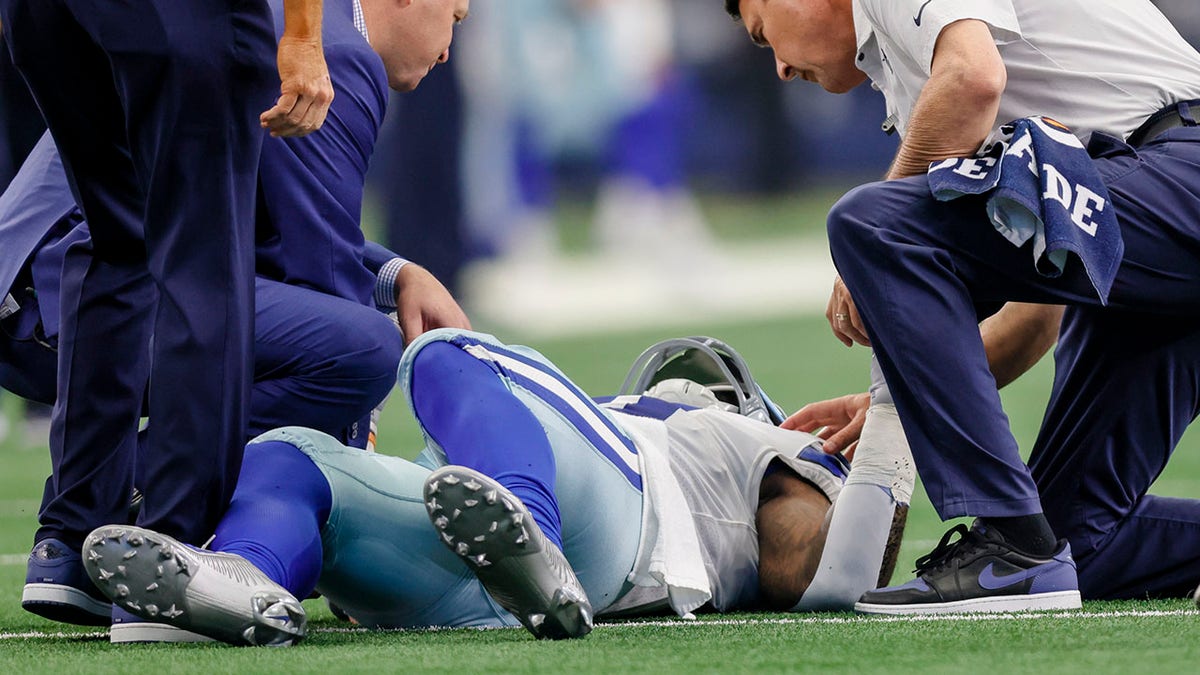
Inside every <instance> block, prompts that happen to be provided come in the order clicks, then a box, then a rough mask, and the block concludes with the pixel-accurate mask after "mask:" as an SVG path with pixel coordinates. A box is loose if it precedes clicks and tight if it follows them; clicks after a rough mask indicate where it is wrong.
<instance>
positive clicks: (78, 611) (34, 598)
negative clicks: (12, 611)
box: [21, 583, 112, 626]
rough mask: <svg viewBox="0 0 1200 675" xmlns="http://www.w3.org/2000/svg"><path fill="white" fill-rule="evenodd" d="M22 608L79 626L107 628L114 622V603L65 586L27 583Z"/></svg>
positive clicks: (60, 621) (22, 594)
mask: <svg viewBox="0 0 1200 675" xmlns="http://www.w3.org/2000/svg"><path fill="white" fill-rule="evenodd" d="M21 608H22V609H24V610H25V611H27V612H32V613H34V614H37V615H38V616H40V617H42V618H45V619H50V620H51V621H58V622H59V623H69V624H74V625H76V626H107V625H108V624H109V623H110V622H111V621H112V603H111V602H106V601H104V600H98V599H96V598H94V597H92V596H91V595H88V594H87V593H85V592H84V591H81V590H79V589H78V588H74V587H71V586H64V585H62V584H43V583H31V584H25V589H24V590H23V591H22V592H21Z"/></svg>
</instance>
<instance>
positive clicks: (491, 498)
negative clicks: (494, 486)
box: [483, 490, 499, 506]
mask: <svg viewBox="0 0 1200 675" xmlns="http://www.w3.org/2000/svg"><path fill="white" fill-rule="evenodd" d="M497 499H499V496H498V495H497V494H496V491H495V490H488V491H487V492H486V493H484V495H483V500H484V501H486V502H487V503H488V506H492V505H493V504H495V503H496V500H497Z"/></svg>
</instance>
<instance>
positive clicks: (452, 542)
mask: <svg viewBox="0 0 1200 675" xmlns="http://www.w3.org/2000/svg"><path fill="white" fill-rule="evenodd" d="M425 508H426V510H427V511H428V512H429V519H430V520H431V521H432V522H433V526H434V527H435V528H436V529H437V531H438V535H439V536H440V537H441V539H442V543H444V544H445V545H446V546H447V547H449V548H450V550H451V551H454V553H455V554H457V555H458V557H459V558H461V559H462V560H463V562H465V563H466V564H467V567H469V568H471V571H473V572H474V573H475V576H476V577H478V578H479V581H481V582H482V583H483V587H484V588H485V589H487V592H488V594H490V595H491V596H492V598H494V599H495V600H496V602H498V603H499V604H500V606H502V607H504V609H507V610H508V611H509V612H512V614H513V615H514V616H516V617H517V619H518V620H519V621H520V622H521V623H522V624H523V625H524V626H525V628H527V629H529V632H530V633H533V634H534V636H536V637H538V638H539V639H551V640H561V639H564V638H577V637H583V636H584V635H587V634H588V633H589V632H591V630H592V606H591V604H590V603H589V602H588V599H587V593H586V592H585V591H584V590H583V585H582V584H580V583H579V579H578V578H577V577H576V576H575V571H574V570H573V569H571V564H570V563H569V562H567V559H566V557H564V556H563V554H562V551H560V550H559V549H558V547H557V546H555V545H554V544H553V543H551V542H550V540H548V539H546V535H544V534H542V529H541V528H540V527H538V524H537V523H536V522H534V520H533V515H532V514H530V512H529V509H528V508H527V507H526V506H525V504H523V503H522V502H521V500H520V499H518V498H517V496H516V495H514V494H513V493H511V492H509V491H508V489H506V488H505V487H504V486H503V485H501V484H499V483H497V482H496V481H494V480H492V479H491V478H489V477H488V476H485V475H484V474H482V473H480V472H478V471H475V470H474V469H470V468H467V467H464V466H446V467H442V468H440V469H438V470H437V471H434V472H433V473H432V474H430V475H429V478H427V479H426V481H425Z"/></svg>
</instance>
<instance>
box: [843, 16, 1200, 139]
mask: <svg viewBox="0 0 1200 675" xmlns="http://www.w3.org/2000/svg"><path fill="white" fill-rule="evenodd" d="M853 10H854V27H855V31H856V33H857V37H858V56H857V58H858V62H857V65H858V68H859V69H860V70H862V71H863V72H865V73H866V74H867V75H868V76H869V77H870V78H871V81H872V83H873V84H874V86H875V87H876V88H878V89H879V90H880V91H882V92H883V94H884V96H885V97H886V99H887V107H888V111H887V112H888V115H889V118H890V119H892V120H894V122H895V126H896V129H897V131H899V132H900V134H901V135H903V134H904V132H905V129H907V128H908V123H909V119H910V117H911V116H912V110H913V106H914V105H915V103H916V101H917V97H918V96H919V95H920V93H921V89H922V88H923V87H924V86H925V83H926V82H927V81H928V79H929V74H930V68H931V65H932V62H933V50H934V46H935V45H936V43H937V38H938V36H939V35H940V34H941V32H942V29H943V28H945V27H946V26H948V25H950V24H951V23H954V22H955V21H959V20H962V19H978V20H980V21H983V22H984V23H986V24H987V25H988V26H989V27H990V28H991V32H992V38H993V39H994V40H995V42H996V45H997V47H998V49H999V51H1000V56H1001V57H1002V58H1003V59H1004V64H1005V67H1006V68H1007V70H1008V86H1007V88H1006V89H1005V92H1004V96H1003V97H1002V99H1001V101H1000V112H999V114H998V115H997V118H996V124H995V128H996V129H998V128H999V126H1000V125H1002V124H1004V123H1006V122H1009V121H1011V120H1014V119H1017V118H1019V117H1025V116H1028V115H1035V114H1040V115H1048V116H1050V117H1053V118H1055V119H1057V120H1059V121H1060V122H1063V123H1064V124H1066V125H1067V126H1069V127H1071V129H1073V130H1074V131H1075V133H1076V135H1078V136H1079V137H1080V138H1081V139H1084V140H1085V141H1086V139H1087V138H1088V137H1089V136H1090V135H1091V134H1092V132H1093V131H1105V132H1107V133H1110V134H1112V135H1114V136H1119V137H1121V138H1124V137H1127V136H1128V135H1129V134H1130V133H1131V132H1133V130H1134V129H1136V128H1137V127H1138V126H1140V125H1141V124H1142V122H1143V121H1145V119H1146V118H1147V117H1149V116H1150V115H1151V114H1153V113H1154V112H1155V111H1157V110H1159V109H1161V108H1163V107H1165V106H1167V105H1168V104H1170V103H1174V102H1177V101H1181V100H1189V99H1195V98H1200V54H1198V53H1197V52H1196V50H1195V49H1193V48H1192V47H1191V46H1190V45H1188V43H1187V42H1186V41H1185V40H1184V39H1183V38H1182V37H1181V36H1180V35H1179V32H1178V31H1176V30H1175V28H1174V27H1173V26H1172V25H1171V23H1170V22H1169V21H1168V20H1167V19H1166V17H1164V16H1163V15H1162V13H1161V12H1159V11H1158V10H1157V9H1156V8H1155V7H1154V6H1153V5H1152V4H1151V3H1150V1H1149V0H1054V1H1053V2H1051V1H1049V0H853Z"/></svg>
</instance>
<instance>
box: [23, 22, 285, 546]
mask: <svg viewBox="0 0 1200 675" xmlns="http://www.w3.org/2000/svg"><path fill="white" fill-rule="evenodd" d="M0 15H2V16H3V21H4V30H5V34H6V36H7V37H8V39H9V40H10V42H9V46H10V49H11V52H12V55H13V61H14V63H15V64H16V66H17V68H18V69H19V70H20V71H21V73H22V75H23V76H24V77H25V78H26V80H27V82H28V83H29V85H30V89H31V90H32V92H33V94H34V98H35V99H36V100H37V102H38V106H39V107H40V108H41V110H42V113H43V115H44V116H45V118H46V121H47V123H48V125H49V127H50V131H51V133H52V134H53V136H54V140H55V143H56V144H57V145H58V148H59V150H60V151H61V152H62V155H63V160H64V165H65V167H66V169H67V175H68V178H69V180H70V183H71V187H72V190H73V192H74V193H75V198H76V201H77V203H79V204H80V206H81V207H82V209H83V211H84V213H85V215H86V216H87V219H88V222H89V223H90V224H91V228H92V236H93V238H94V240H95V251H94V254H93V255H92V256H90V258H89V259H87V260H74V261H71V260H70V259H69V260H68V265H67V268H68V269H67V270H66V271H65V273H64V278H63V302H62V325H61V333H60V340H59V347H60V351H59V367H58V388H57V389H58V391H59V392H60V395H59V397H58V403H57V405H56V406H55V412H54V418H53V422H52V427H51V437H50V448H51V453H52V455H53V458H54V465H55V467H57V470H56V471H55V473H54V475H53V477H52V479H51V480H52V482H53V484H54V487H55V489H54V491H53V492H54V494H55V497H54V498H53V499H52V500H50V501H49V502H47V503H45V504H43V508H42V512H41V515H40V520H41V523H42V528H41V530H40V531H39V532H38V534H37V538H38V539H43V538H45V537H48V536H56V537H59V538H62V539H64V540H66V541H67V542H68V543H76V544H78V543H79V542H80V541H81V540H82V538H83V536H84V535H85V534H86V533H87V532H88V531H89V530H91V529H92V528H94V527H96V526H98V525H102V524H104V523H107V522H119V521H121V520H122V519H123V517H124V514H125V513H126V509H127V506H128V500H129V493H130V485H129V479H128V476H130V475H132V471H131V468H132V466H133V463H134V456H135V449H136V438H137V425H138V417H139V413H140V411H141V408H142V397H143V392H144V391H146V383H147V380H149V404H148V408H149V413H150V417H151V418H153V419H154V420H155V423H154V426H153V428H152V429H151V430H150V436H149V446H150V449H151V452H149V453H148V454H147V460H148V461H147V463H146V465H145V466H139V468H138V470H139V473H141V474H143V475H144V476H145V480H144V481H143V488H144V492H145V498H146V499H145V505H144V507H143V509H142V512H141V515H140V522H141V524H143V525H145V526H146V527H150V528H154V529H156V530H160V531H163V532H165V533H168V534H171V535H173V536H176V537H179V538H181V539H183V540H184V541H188V542H192V543H201V542H203V541H204V539H205V538H207V536H208V535H209V534H210V533H211V532H212V531H213V527H214V526H215V525H216V522H217V519H218V518H219V517H220V514H221V512H222V511H223V510H224V508H225V505H226V504H227V503H228V501H229V497H230V495H231V493H232V489H233V485H234V483H235V481H236V479H237V475H238V470H239V467H240V464H241V453H242V442H243V440H244V438H245V435H246V416H247V410H248V407H249V406H248V404H249V396H250V387H249V385H250V374H251V359H252V353H251V342H252V331H253V322H252V317H253V310H254V302H253V289H254V248H253V244H254V241H253V237H254V202H255V187H256V176H257V170H258V158H259V152H260V150H261V143H262V137H263V136H262V135H263V132H262V130H261V128H260V127H259V124H258V116H259V114H260V113H261V112H262V111H263V110H266V109H267V107H269V105H270V103H271V101H272V100H273V95H277V89H276V87H277V86H278V79H277V78H276V77H275V75H274V55H275V39H274V28H273V19H272V14H271V11H270V9H269V7H268V5H267V3H266V0H221V1H215V0H121V1H120V2H111V1H100V0H0ZM151 335H153V336H154V340H153V344H151V339H150V338H151Z"/></svg>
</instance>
